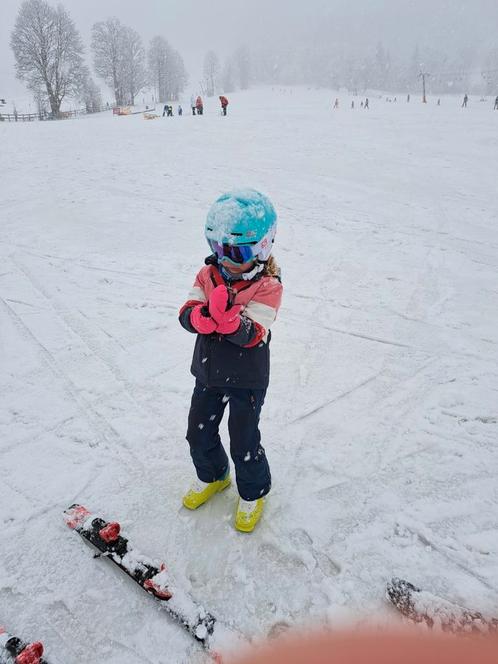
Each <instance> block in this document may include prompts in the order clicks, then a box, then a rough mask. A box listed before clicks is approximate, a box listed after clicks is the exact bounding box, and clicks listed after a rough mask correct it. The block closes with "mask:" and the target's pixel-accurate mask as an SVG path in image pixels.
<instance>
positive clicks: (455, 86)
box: [251, 41, 498, 94]
mask: <svg viewBox="0 0 498 664" xmlns="http://www.w3.org/2000/svg"><path fill="white" fill-rule="evenodd" d="M339 46H340V47H338V46H337V45H336V44H334V43H333V42H332V41H331V42H330V43H324V42H323V41H321V42H317V43H316V44H315V45H313V44H310V43H309V42H307V43H301V44H295V43H293V44H289V45H288V46H285V45H282V44H280V45H279V46H278V47H273V46H272V47H266V48H265V47H264V46H262V47H261V48H258V49H257V51H255V52H254V53H253V54H252V58H251V69H252V75H253V77H254V79H255V80H258V81H260V82H265V83H273V84H284V85H295V84H305V85H314V86H319V87H328V88H332V89H339V88H347V89H348V90H349V91H350V92H352V93H354V92H363V91H365V90H368V89H377V90H385V91H400V92H401V91H406V92H411V91H413V90H415V89H416V88H417V87H418V86H420V80H419V75H420V74H421V73H422V72H424V73H427V74H428V76H427V79H426V80H427V83H428V92H433V93H444V92H448V93H450V92H454V93H457V92H458V93H465V92H470V93H472V92H473V93H475V94H480V93H483V92H486V93H487V94H496V93H497V91H498V48H495V49H492V50H489V51H488V52H487V53H485V54H484V55H483V53H482V52H480V51H479V50H478V49H477V48H476V49H475V50H474V51H472V52H470V53H456V54H455V53H453V54H448V53H446V52H444V51H442V50H440V49H438V48H437V47H419V46H414V48H413V51H412V52H411V54H410V55H409V56H403V55H400V54H399V53H398V54H396V55H393V54H392V53H391V52H390V50H389V49H388V48H386V47H385V46H384V44H382V43H380V42H379V43H377V44H375V43H374V44H373V45H372V46H371V47H370V49H368V50H367V52H366V53H365V52H363V54H362V53H361V52H359V51H358V50H356V49H354V48H350V49H348V48H347V47H344V44H343V43H340V44H339ZM366 48H368V47H367V46H366V45H365V44H363V49H362V50H363V51H365V49H366Z"/></svg>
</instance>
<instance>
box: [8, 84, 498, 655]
mask: <svg viewBox="0 0 498 664" xmlns="http://www.w3.org/2000/svg"><path fill="white" fill-rule="evenodd" d="M336 96H337V95H336V94H330V93H326V92H324V91H312V90H304V89H294V90H290V89H288V90H285V91H284V90H281V89H275V90H271V89H270V88H269V89H265V90H259V91H253V92H247V93H240V94H238V95H233V96H231V104H230V106H229V116H228V117H227V118H222V117H220V115H219V111H218V106H217V104H216V103H215V101H211V102H210V103H209V102H208V104H207V108H206V115H205V116H204V117H202V118H200V117H192V116H191V115H185V116H184V117H182V118H179V117H174V118H164V119H163V118H161V119H157V120H153V121H145V120H144V119H143V118H142V117H141V116H133V117H119V118H118V117H112V116H111V115H110V114H104V115H100V116H95V117H88V118H83V119H80V120H73V121H66V122H57V123H33V124H25V125H22V124H17V125H12V124H11V125H8V124H6V123H2V124H0V143H1V145H2V149H1V160H2V170H1V184H0V187H1V198H0V216H1V221H0V259H1V265H0V335H1V336H0V344H1V345H0V366H1V372H0V623H3V624H5V625H6V626H7V627H8V628H9V630H10V631H13V632H16V633H20V634H22V635H23V636H25V637H26V638H33V639H34V638H36V639H41V640H43V641H44V642H45V644H46V649H47V655H50V658H51V661H53V662H54V663H55V664H62V663H64V664H80V663H83V662H84V663H85V664H100V662H103V661H106V662H108V663H109V664H118V662H119V664H138V663H139V664H142V663H144V664H152V663H153V664H166V663H167V664H171V663H175V664H176V663H177V662H183V661H188V660H189V659H190V658H191V656H192V652H193V650H195V647H194V648H192V643H191V640H190V638H189V637H188V635H185V634H183V633H182V631H181V630H180V629H179V628H178V627H177V626H176V625H174V624H172V623H171V622H169V620H168V618H167V616H166V615H165V614H162V613H161V612H159V611H158V610H157V605H155V603H154V602H153V601H152V599H150V598H148V597H147V596H145V595H143V594H142V593H141V591H140V589H138V588H135V587H134V586H133V584H132V583H130V582H129V581H128V580H127V579H125V578H122V577H120V576H119V574H117V573H116V572H114V570H112V569H111V567H110V566H109V565H106V562H105V561H94V560H93V559H92V554H91V552H90V551H89V550H88V549H86V548H85V547H83V546H82V543H81V542H80V541H79V539H78V538H77V537H76V536H74V535H73V534H72V533H71V532H69V531H68V530H67V529H66V527H65V526H64V524H63V521H62V516H61V513H62V510H63V509H64V508H65V507H66V506H68V505H69V504H70V503H71V502H74V501H78V502H80V503H83V504H86V505H88V507H90V508H91V509H92V510H94V511H98V512H101V513H105V514H107V515H108V516H109V517H111V518H114V519H119V520H120V521H121V522H122V524H123V526H124V527H126V530H127V533H128V534H129V535H130V536H131V537H132V539H133V541H134V543H135V544H136V546H138V547H139V548H141V549H142V550H143V551H144V552H147V553H148V554H150V555H152V556H154V557H156V558H160V559H162V560H164V561H165V562H166V563H168V564H169V568H170V570H171V572H172V573H173V574H174V576H175V577H176V579H177V582H178V583H179V584H183V585H184V587H185V589H186V590H189V591H190V592H191V593H192V594H193V595H194V596H195V597H196V598H197V599H200V600H201V601H203V602H204V603H205V605H206V608H208V609H209V610H210V611H211V612H213V613H215V614H216V615H218V616H219V617H220V618H223V619H225V620H227V621H228V622H231V623H232V624H233V625H234V626H235V627H236V628H237V629H238V630H240V631H241V632H243V633H245V634H247V635H253V636H256V637H260V636H263V635H264V634H266V632H267V631H268V630H269V629H270V628H271V626H272V625H274V624H275V623H278V622H281V621H282V622H286V623H289V624H298V625H299V624H303V623H309V622H321V621H324V620H327V619H328V620H330V621H331V622H332V623H333V622H334V620H335V619H338V617H339V616H341V617H343V614H344V611H347V612H351V613H352V614H353V615H360V614H361V615H369V616H378V615H379V612H384V611H387V607H386V605H385V603H384V599H383V595H384V586H385V581H386V580H387V579H388V578H390V577H391V576H392V575H393V574H397V575H400V576H402V577H406V578H409V579H411V580H412V581H414V582H416V583H417V584H419V585H422V586H423V587H424V588H427V589H431V590H433V591H434V592H440V593H442V594H444V595H445V596H446V597H448V598H453V599H454V600H455V601H458V602H459V603H461V604H469V605H471V606H472V607H473V608H476V609H481V610H483V611H485V610H492V609H493V608H495V609H496V606H497V604H498V588H497V583H496V579H497V578H498V516H497V503H498V451H497V442H496V441H497V433H498V405H497V404H498V378H497V369H498V345H497V344H498V313H497V312H498V307H497V301H498V280H497V268H498V202H497V196H496V151H497V147H498V139H497V135H498V134H497V128H496V123H497V121H498V113H496V112H495V113H493V111H492V110H491V106H490V104H489V103H488V104H479V103H478V102H477V101H476V100H472V102H471V106H470V108H468V109H466V110H464V109H461V108H460V107H459V100H458V99H456V98H450V97H448V98H445V99H443V101H442V105H441V106H440V107H437V106H436V105H435V103H434V102H432V103H431V104H429V105H427V106H424V105H422V104H420V103H419V102H416V101H415V100H413V99H412V102H411V103H410V104H406V103H404V102H403V103H401V102H398V103H397V104H392V103H391V104H388V103H386V102H384V101H381V100H376V99H371V100H370V102H371V109H370V111H363V110H361V109H359V108H356V109H355V110H351V109H350V108H349V105H350V100H348V99H346V98H341V105H340V108H339V110H337V111H334V112H333V111H332V110H331V106H332V101H333V99H334V98H335V97H336ZM356 106H358V100H357V101H356ZM239 186H251V187H255V188H259V189H261V190H262V191H264V192H265V193H267V194H268V195H270V197H271V198H272V199H273V201H274V203H275V206H276V208H277V211H278V213H279V224H280V225H279V230H278V233H277V241H276V249H275V255H276V257H277V259H278V261H279V262H280V264H281V267H282V272H283V281H284V287H285V295H284V302H283V306H282V309H281V311H280V316H279V319H278V320H277V322H276V324H275V327H274V338H273V342H272V362H273V364H272V381H271V386H270V390H269V393H268V396H267V401H266V404H265V407H264V409H263V417H262V430H263V435H264V441H263V442H264V445H265V447H266V450H267V454H268V457H269V460H270V464H271V468H272V473H273V478H274V488H273V491H272V493H271V494H270V497H269V500H268V503H267V510H266V513H265V515H264V519H263V521H262V523H261V525H260V526H259V527H258V530H257V531H255V533H254V534H253V535H251V536H245V535H242V534H240V533H237V532H235V531H234V529H233V527H232V520H233V512H234V508H235V492H234V490H233V489H230V490H229V491H228V492H225V493H224V494H223V495H220V496H218V497H216V498H215V499H214V500H213V502H212V503H211V504H208V505H206V506H204V507H203V508H202V509H200V510H199V511H198V512H196V513H190V512H188V513H187V511H186V510H184V509H182V508H181V507H180V505H181V501H180V497H181V494H182V492H183V490H184V488H185V487H186V485H187V483H188V482H189V480H190V478H191V476H192V466H191V462H190V457H189V453H188V448H187V443H186V441H185V440H184V435H185V429H186V418H187V412H188V408H189V400H190V393H191V389H192V385H193V379H192V377H191V376H190V374H189V365H190V364H189V363H190V356H191V351H192V346H193V341H194V339H193V337H192V336H190V335H188V334H187V333H186V332H185V331H184V330H183V329H182V328H181V327H180V326H179V324H178V322H177V310H178V308H179V306H180V305H181V304H182V303H183V301H184V299H185V297H186V294H187V291H188V289H189V287H190V285H191V283H192V281H193V278H194V275H195V272H196V270H197V269H198V268H199V267H200V266H201V265H202V262H203V258H204V256H205V255H206V254H207V245H206V243H205V241H204V238H203V223H204V216H205V214H206V211H207V208H208V206H209V205H210V203H211V202H212V201H213V200H214V198H215V197H216V196H217V195H219V194H220V193H221V192H223V191H224V190H226V189H228V188H231V187H239Z"/></svg>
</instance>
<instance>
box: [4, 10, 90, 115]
mask: <svg viewBox="0 0 498 664" xmlns="http://www.w3.org/2000/svg"><path fill="white" fill-rule="evenodd" d="M10 45H11V48H12V50H13V52H14V57H15V60H16V74H17V78H19V79H20V80H22V81H25V82H26V84H27V86H28V88H29V89H30V90H31V91H32V92H33V94H34V95H35V97H36V98H39V96H40V94H42V95H43V96H46V98H47V101H48V103H49V104H50V109H51V111H52V115H53V116H54V117H57V116H58V115H59V112H60V108H61V104H62V101H63V100H64V99H65V97H67V96H76V95H77V94H78V91H79V86H80V85H81V80H82V72H83V71H84V64H83V57H82V53H83V45H82V43H81V39H80V36H79V33H78V31H77V30H76V27H75V25H74V23H73V21H72V20H71V18H70V16H69V14H68V13H67V11H66V10H65V9H64V7H62V5H59V6H58V7H57V9H53V8H52V7H51V6H50V5H49V4H48V3H47V2H46V1H45V0H25V1H24V2H23V3H22V5H21V7H20V9H19V13H18V15H17V19H16V23H15V26H14V30H13V31H12V34H11V38H10Z"/></svg>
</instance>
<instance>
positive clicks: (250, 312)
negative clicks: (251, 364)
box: [225, 279, 282, 348]
mask: <svg viewBox="0 0 498 664" xmlns="http://www.w3.org/2000/svg"><path fill="white" fill-rule="evenodd" d="M281 301H282V284H281V283H280V282H279V281H278V280H277V279H269V280H267V281H265V282H264V283H262V284H261V288H260V289H259V290H258V291H257V293H256V295H255V296H254V299H252V300H251V301H250V302H249V303H248V304H247V306H246V308H245V309H244V312H243V313H242V314H241V315H240V319H241V320H240V326H239V328H238V330H237V331H236V332H234V333H233V334H229V335H226V337H225V338H226V339H227V341H230V342H231V343H233V344H236V345H237V346H243V347H244V348H252V347H253V346H257V345H258V344H259V343H261V342H264V343H265V342H266V339H267V336H268V330H269V329H270V326H271V325H272V323H273V321H274V320H275V319H276V317H277V312H278V310H279V308H280V303H281Z"/></svg>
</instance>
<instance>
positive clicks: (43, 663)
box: [0, 625, 49, 664]
mask: <svg viewBox="0 0 498 664" xmlns="http://www.w3.org/2000/svg"><path fill="white" fill-rule="evenodd" d="M0 664H49V663H48V661H47V660H46V659H45V658H44V657H43V645H42V644H41V643H40V642H39V641H37V642H36V643H26V642H25V641H23V640H22V639H20V638H19V637H17V636H12V634H9V633H8V632H7V630H6V629H4V628H3V627H2V626H1V625H0Z"/></svg>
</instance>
